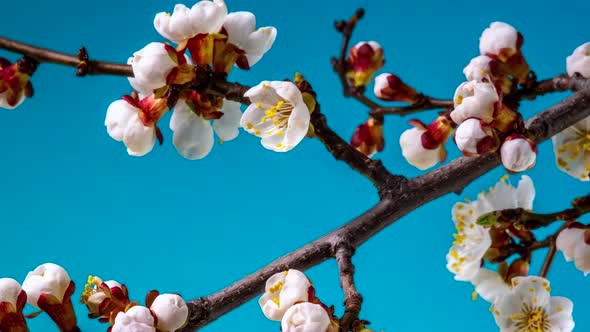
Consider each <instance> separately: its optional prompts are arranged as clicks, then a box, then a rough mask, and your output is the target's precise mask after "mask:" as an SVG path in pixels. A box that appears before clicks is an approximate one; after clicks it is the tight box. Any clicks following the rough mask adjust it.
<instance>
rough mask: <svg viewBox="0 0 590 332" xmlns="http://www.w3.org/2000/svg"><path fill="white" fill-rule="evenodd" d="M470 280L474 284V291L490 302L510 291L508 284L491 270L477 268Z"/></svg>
mask: <svg viewBox="0 0 590 332" xmlns="http://www.w3.org/2000/svg"><path fill="white" fill-rule="evenodd" d="M470 282H471V283H472V284H473V286H475V292H476V293H477V294H479V296H481V297H482V298H483V299H484V300H486V301H488V302H490V303H496V301H498V300H499V299H500V298H501V297H503V296H505V295H507V294H508V293H510V286H508V284H506V282H504V279H502V277H501V276H500V275H499V274H498V273H497V272H495V271H492V270H488V269H483V268H482V269H479V271H477V273H476V274H475V275H474V276H473V278H472V279H471V280H470Z"/></svg>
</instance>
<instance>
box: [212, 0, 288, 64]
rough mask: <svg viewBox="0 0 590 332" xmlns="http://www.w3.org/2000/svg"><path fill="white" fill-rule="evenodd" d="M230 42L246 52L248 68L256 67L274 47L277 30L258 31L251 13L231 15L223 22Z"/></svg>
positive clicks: (269, 28)
mask: <svg viewBox="0 0 590 332" xmlns="http://www.w3.org/2000/svg"><path fill="white" fill-rule="evenodd" d="M223 28H224V29H225V31H226V32H227V38H228V40H227V41H228V42H229V43H231V44H233V45H235V46H237V47H238V48H239V49H241V50H242V51H244V53H245V55H246V58H247V59H248V68H249V67H252V66H254V65H255V64H256V63H257V62H258V61H259V60H260V59H261V58H262V56H263V55H264V53H266V52H267V51H268V50H270V48H271V47H272V44H273V43H274V42H275V39H276V37H277V29H275V28H274V27H264V28H259V29H256V17H255V16H254V14H252V13H250V12H235V13H230V14H229V15H227V17H226V18H225V21H224V22H223Z"/></svg>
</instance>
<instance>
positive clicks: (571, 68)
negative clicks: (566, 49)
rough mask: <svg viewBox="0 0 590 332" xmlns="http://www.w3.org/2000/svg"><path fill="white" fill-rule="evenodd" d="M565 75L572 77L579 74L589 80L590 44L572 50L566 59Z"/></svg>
mask: <svg viewBox="0 0 590 332" xmlns="http://www.w3.org/2000/svg"><path fill="white" fill-rule="evenodd" d="M566 64H567V74H568V75H570V76H573V75H574V74H575V73H580V75H582V76H583V77H585V78H590V42H588V43H586V44H583V45H581V46H579V47H578V48H576V49H575V50H574V53H572V55H570V56H568V57H567V59H566Z"/></svg>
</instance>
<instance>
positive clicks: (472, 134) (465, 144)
mask: <svg viewBox="0 0 590 332" xmlns="http://www.w3.org/2000/svg"><path fill="white" fill-rule="evenodd" d="M454 139H455V143H456V144H457V147H459V149H460V150H461V152H462V153H463V155H465V156H477V155H480V154H483V153H487V152H492V151H496V149H497V148H498V146H499V145H500V141H499V139H498V136H497V135H496V132H495V131H494V129H493V128H491V127H490V126H489V125H488V124H486V123H484V122H483V121H481V120H479V119H475V118H470V119H467V120H465V121H463V122H462V123H461V124H460V125H459V127H457V131H456V132H455V137H454Z"/></svg>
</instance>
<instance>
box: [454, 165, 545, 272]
mask: <svg viewBox="0 0 590 332" xmlns="http://www.w3.org/2000/svg"><path fill="white" fill-rule="evenodd" d="M507 179H508V176H505V177H503V178H502V179H501V180H500V182H498V183H497V184H496V186H495V187H494V188H490V191H489V192H486V191H484V192H482V193H480V194H479V195H478V196H477V200H476V201H473V202H469V203H457V204H455V205H454V206H453V222H454V223H455V227H456V229H457V233H456V234H454V235H453V236H454V237H455V241H454V242H453V246H452V247H451V249H450V250H449V253H448V254H447V269H448V270H449V271H451V272H452V273H454V274H455V279H456V280H461V281H471V280H472V279H473V278H474V277H475V276H476V275H477V273H478V272H479V270H480V269H481V262H482V258H483V256H484V254H485V253H486V251H487V250H488V249H489V247H490V245H491V243H492V241H491V238H490V233H489V230H488V229H487V228H486V227H483V226H480V225H478V224H477V219H478V218H479V216H481V215H483V214H485V213H488V212H492V211H496V210H505V209H514V208H523V209H527V210H530V209H532V207H533V199H534V198H535V188H534V186H533V182H532V180H531V178H529V177H528V176H523V177H522V179H521V180H520V181H519V183H518V187H517V188H515V187H513V186H512V185H511V184H509V183H507V182H506V180H507Z"/></svg>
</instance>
